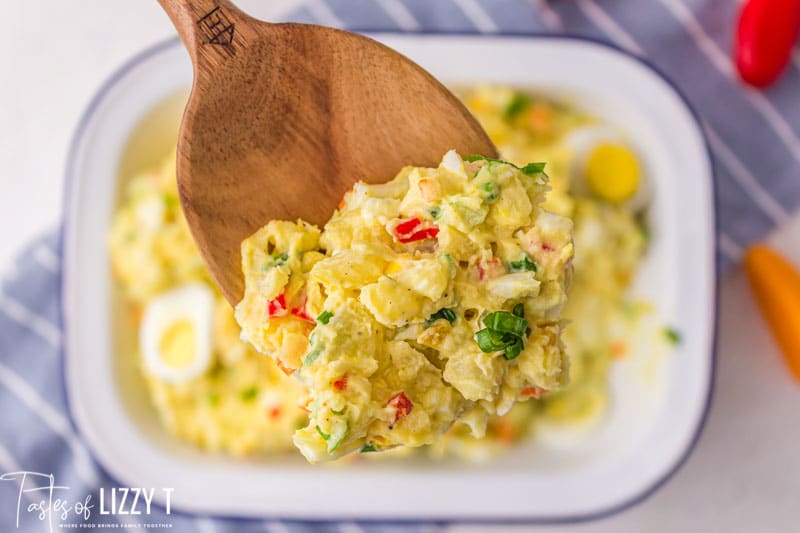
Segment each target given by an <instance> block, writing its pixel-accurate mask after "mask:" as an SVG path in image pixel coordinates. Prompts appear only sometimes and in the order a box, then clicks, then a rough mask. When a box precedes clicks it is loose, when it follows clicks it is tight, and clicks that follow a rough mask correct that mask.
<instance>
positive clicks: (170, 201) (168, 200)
mask: <svg viewBox="0 0 800 533" xmlns="http://www.w3.org/2000/svg"><path fill="white" fill-rule="evenodd" d="M164 204H165V205H166V206H167V209H169V208H172V207H177V205H178V197H177V196H175V195H174V194H165V195H164Z"/></svg>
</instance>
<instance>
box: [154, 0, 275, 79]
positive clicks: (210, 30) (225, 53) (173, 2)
mask: <svg viewBox="0 0 800 533" xmlns="http://www.w3.org/2000/svg"><path fill="white" fill-rule="evenodd" d="M158 3H159V4H161V7H162V8H163V9H164V11H166V12H167V15H169V18H170V19H171V20H172V23H173V24H174V25H175V29H177V30H178V35H180V37H181V40H182V41H183V44H184V46H185V47H186V50H187V51H188V52H189V56H190V57H191V58H192V63H193V64H194V66H195V70H198V68H197V67H198V65H199V64H200V63H203V64H204V66H206V65H207V66H212V67H213V66H214V65H216V64H219V63H220V62H221V61H222V60H224V59H225V58H227V57H230V56H231V55H234V54H235V53H236V50H237V48H240V47H242V46H244V45H245V44H246V42H247V37H248V36H249V35H253V30H254V25H255V24H265V23H264V22H261V21H258V20H256V19H254V18H252V17H250V16H249V15H247V14H246V13H244V12H242V11H241V10H240V9H239V8H237V7H236V6H235V5H234V4H233V3H232V2H230V1H228V0H158Z"/></svg>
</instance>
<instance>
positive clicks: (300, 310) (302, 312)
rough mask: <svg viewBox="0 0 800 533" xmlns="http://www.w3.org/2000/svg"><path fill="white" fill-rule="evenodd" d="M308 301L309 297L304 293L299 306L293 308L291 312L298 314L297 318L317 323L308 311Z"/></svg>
mask: <svg viewBox="0 0 800 533" xmlns="http://www.w3.org/2000/svg"><path fill="white" fill-rule="evenodd" d="M307 302H308V298H307V297H306V295H305V293H303V298H302V300H300V305H298V306H297V307H294V308H292V310H291V313H292V314H293V315H294V316H296V317H297V318H302V319H303V320H305V321H307V322H311V323H312V324H313V323H315V320H314V319H313V318H311V316H310V315H309V314H308V312H306V303H307Z"/></svg>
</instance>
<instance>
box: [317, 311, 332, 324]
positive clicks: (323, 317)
mask: <svg viewBox="0 0 800 533" xmlns="http://www.w3.org/2000/svg"><path fill="white" fill-rule="evenodd" d="M332 316H333V313H332V312H330V311H328V310H327V309H326V310H325V311H323V312H321V313H320V314H319V316H318V317H317V322H319V323H320V324H327V323H328V322H330V320H331V317H332Z"/></svg>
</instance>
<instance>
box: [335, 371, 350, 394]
mask: <svg viewBox="0 0 800 533" xmlns="http://www.w3.org/2000/svg"><path fill="white" fill-rule="evenodd" d="M333 388H334V389H336V390H338V391H343V390H347V374H345V375H343V376H342V377H340V378H339V379H337V380H336V381H334V382H333Z"/></svg>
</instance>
